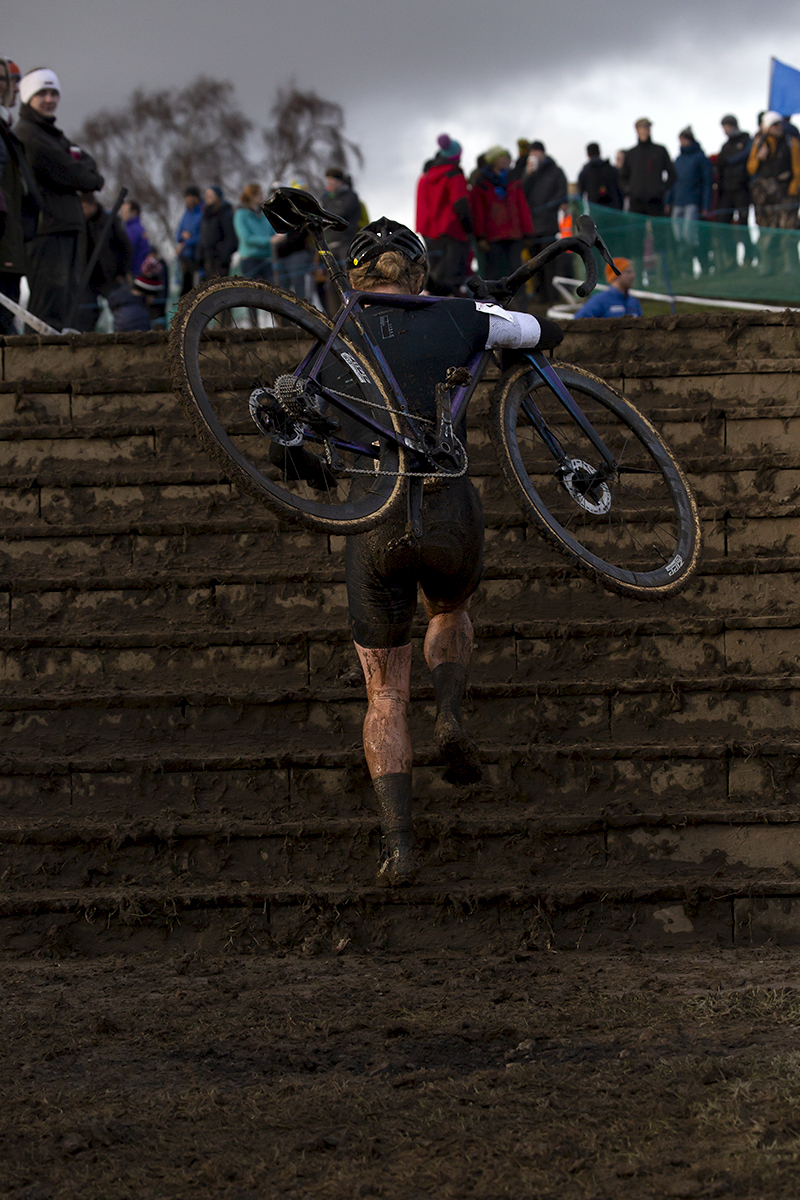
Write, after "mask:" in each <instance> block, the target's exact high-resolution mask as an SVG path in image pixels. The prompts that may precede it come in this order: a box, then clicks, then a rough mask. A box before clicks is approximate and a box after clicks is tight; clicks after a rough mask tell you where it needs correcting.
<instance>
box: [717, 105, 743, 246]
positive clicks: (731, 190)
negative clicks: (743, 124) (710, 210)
mask: <svg viewBox="0 0 800 1200" xmlns="http://www.w3.org/2000/svg"><path fill="white" fill-rule="evenodd" d="M720 124H721V125H722V128H723V131H724V133H725V137H726V138H727V139H728V140H727V141H726V142H725V145H724V146H723V147H722V149H721V150H720V152H719V154H718V155H717V169H716V177H717V208H716V217H717V220H718V221H724V222H726V223H727V224H729V225H730V224H735V225H746V224H747V214H748V210H749V208H750V177H749V175H748V174H747V158H748V155H749V153H750V145H751V139H750V135H749V134H748V133H744V132H743V131H742V130H741V129H740V128H739V122H738V121H737V119H736V117H734V116H733V114H731V113H729V114H728V115H727V116H724V117H723V118H722V120H721V122H720Z"/></svg>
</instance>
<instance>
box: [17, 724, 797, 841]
mask: <svg viewBox="0 0 800 1200" xmlns="http://www.w3.org/2000/svg"><path fill="white" fill-rule="evenodd" d="M176 716H179V714H176ZM34 720H35V718H34ZM684 732H685V733H686V734H687V740H685V741H683V742H680V741H678V740H677V739H675V738H674V737H673V738H671V739H670V740H669V741H667V742H664V743H657V742H653V741H645V740H643V739H642V738H639V739H638V740H636V741H627V742H623V741H614V742H611V741H605V742H592V741H589V740H588V739H582V740H581V741H580V742H575V741H569V740H568V739H562V740H561V741H559V742H556V743H554V742H547V741H544V740H542V741H540V742H537V743H536V744H535V745H531V744H529V743H528V744H524V745H521V744H515V743H513V742H509V741H506V742H505V743H499V742H486V741H483V742H481V743H480V751H481V759H482V764H483V771H484V778H483V781H482V782H481V783H480V784H478V785H475V786H473V787H467V788H465V787H454V786H452V785H450V784H449V783H447V782H445V781H444V779H443V775H442V764H441V760H440V758H439V755H438V753H437V751H436V748H435V747H434V746H432V745H430V744H427V745H426V744H425V743H424V742H421V741H420V742H418V744H417V745H416V746H415V755H414V771H413V785H414V810H415V812H416V813H418V814H422V813H431V814H434V815H439V816H442V817H445V816H446V817H452V816H453V815H458V814H459V813H461V812H466V811H467V810H469V809H471V807H472V806H475V805H477V806H478V807H479V809H480V811H481V812H482V813H483V814H484V815H486V816H487V817H488V816H489V815H490V814H491V815H493V816H494V815H497V814H499V815H500V816H501V817H502V816H504V815H505V814H508V813H509V812H511V813H520V812H525V813H532V814H534V815H536V816H539V817H544V816H554V815H555V816H565V815H567V814H570V815H571V816H574V817H577V816H582V817H583V818H587V817H590V818H599V817H601V818H602V819H603V820H612V819H620V820H627V819H629V818H631V817H636V818H637V819H638V816H639V814H641V813H644V812H647V811H651V810H657V811H658V812H660V813H662V814H666V815H668V816H670V817H672V816H677V818H682V816H683V814H685V813H686V812H687V811H693V812H695V813H698V812H699V813H702V812H703V811H704V810H710V811H726V810H727V811H739V810H747V811H752V810H755V809H759V810H760V809H766V810H767V811H769V810H770V809H771V808H778V809H781V808H786V809H790V808H791V807H792V805H795V804H798V803H800V753H799V752H800V744H798V742H797V741H796V740H792V738H791V737H787V738H785V739H783V738H780V737H776V738H775V739H774V740H773V739H771V738H769V737H766V738H765V737H761V738H758V737H754V736H752V735H749V736H747V737H745V738H742V739H740V740H738V741H737V740H736V739H735V738H732V737H730V738H721V739H711V738H707V739H704V740H702V741H697V740H694V739H693V738H692V731H691V730H688V731H684ZM115 751H116V752H115V753H114V754H113V756H109V754H108V753H104V750H103V747H99V748H98V747H96V746H95V745H94V744H93V743H91V742H89V743H88V744H87V745H85V746H84V747H82V748H81V750H79V751H76V752H75V753H74V754H72V755H70V756H58V755H57V754H54V753H53V750H52V748H48V747H46V746H44V745H43V746H42V747H41V748H40V750H39V752H38V753H36V752H35V751H31V748H30V747H29V745H28V743H27V741H24V740H21V741H20V744H19V746H18V749H17V754H16V756H15V757H12V756H10V755H7V756H6V757H5V758H4V760H3V766H4V773H3V775H2V777H0V809H1V810H2V812H3V813H4V814H5V818H6V819H13V820H14V821H22V822H30V821H34V822H40V821H42V820H45V821H47V820H50V821H52V820H53V819H59V820H66V819H71V820H75V819H80V818H89V817H96V818H101V817H102V818H103V819H107V820H109V821H114V822H118V821H128V822H130V821H131V820H138V819H143V818H145V817H146V818H148V819H150V820H156V819H157V818H158V817H159V816H163V817H164V818H165V819H170V820H188V819H198V818H203V819H205V818H208V819H215V820H220V821H222V822H223V823H225V822H227V821H229V820H233V819H236V820H251V821H263V820H264V819H266V818H269V819H271V820H288V819H294V820H310V821H317V820H320V819H323V818H325V819H337V820H346V819H349V818H352V817H353V816H356V815H357V816H359V818H361V817H363V816H364V815H365V814H366V815H369V816H372V815H373V814H374V811H375V799H374V795H373V791H372V787H371V784H370V780H369V776H368V774H367V770H366V765H365V763H364V754H363V750H362V748H361V745H360V742H353V743H352V744H350V745H349V746H343V747H338V748H337V749H335V750H328V751H326V750H325V749H323V748H322V747H321V746H319V744H315V743H312V744H311V745H310V746H302V747H296V746H295V747H293V746H291V745H286V744H284V743H281V742H271V743H269V744H267V745H264V744H263V741H260V742H254V743H251V745H250V746H245V747H244V748H243V749H242V748H239V747H237V746H236V745H233V744H231V739H220V741H218V742H217V741H215V740H214V739H213V738H209V739H206V740H205V741H204V742H201V744H200V745H198V746H197V748H196V752H195V754H194V755H193V756H191V755H188V754H184V755H183V756H181V757H178V754H179V753H180V748H179V747H178V746H175V745H173V746H163V747H162V746H159V745H154V744H152V743H151V742H149V741H146V740H142V741H139V742H136V741H128V742H124V743H122V744H120V745H119V746H118V747H115ZM159 751H161V753H159ZM248 751H249V752H248Z"/></svg>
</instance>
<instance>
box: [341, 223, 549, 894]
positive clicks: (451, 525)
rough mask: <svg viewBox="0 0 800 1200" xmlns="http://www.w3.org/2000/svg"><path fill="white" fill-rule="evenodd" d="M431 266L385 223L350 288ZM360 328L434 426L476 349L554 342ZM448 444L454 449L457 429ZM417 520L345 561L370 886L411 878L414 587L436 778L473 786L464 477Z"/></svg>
mask: <svg viewBox="0 0 800 1200" xmlns="http://www.w3.org/2000/svg"><path fill="white" fill-rule="evenodd" d="M427 265H428V264H427V255H426V250H425V247H424V245H423V243H422V241H421V239H420V238H418V237H417V236H416V234H414V233H412V231H411V230H410V229H408V228H407V227H406V226H404V225H400V224H398V223H397V222H395V221H390V220H388V219H387V218H386V217H382V218H380V220H378V221H374V222H372V223H371V224H370V225H367V226H366V227H365V228H364V229H362V230H361V231H360V232H359V233H358V234H357V235H356V237H355V238H354V240H353V242H352V244H351V246H350V250H349V253H348V259H347V268H348V274H349V279H350V285H351V287H353V288H354V289H356V290H359V291H374V292H378V293H391V294H412V295H416V294H419V292H421V290H422V288H423V286H424V283H425V278H426V275H427ZM365 320H366V322H367V324H368V326H369V327H370V330H371V332H372V334H373V336H374V337H375V338H376V339H377V340H378V344H379V346H380V349H381V350H382V352H383V354H384V356H385V358H386V360H387V362H388V364H389V366H390V368H391V370H392V372H393V373H394V375H395V377H396V378H397V380H398V382H399V384H400V386H401V388H402V390H403V393H404V395H405V396H406V397H407V399H408V402H409V405H410V406H411V408H412V409H413V410H414V411H415V412H416V413H418V414H420V415H421V416H424V417H428V418H430V419H433V418H434V416H435V389H436V385H437V384H438V383H441V382H442V381H443V380H444V379H445V376H446V374H447V371H448V369H449V368H451V367H461V366H463V365H464V364H465V363H466V362H467V361H468V359H469V358H470V356H471V355H472V354H474V353H475V351H476V350H481V349H491V348H494V347H498V348H508V349H515V348H522V347H527V348H531V347H536V346H538V347H539V348H541V349H550V348H552V347H554V346H557V345H558V344H559V342H561V340H562V338H563V334H562V332H561V330H560V329H559V327H558V325H556V324H555V323H554V322H552V321H547V320H544V319H537V318H536V317H533V316H530V315H529V314H527V313H519V312H510V311H508V310H506V309H504V308H501V307H499V306H498V305H496V304H494V303H490V302H481V301H475V300H469V299H446V300H441V301H439V302H438V303H437V304H434V305H430V306H428V307H425V308H416V309H398V308H396V307H388V306H386V307H381V305H380V303H379V302H377V303H375V304H370V305H368V306H367V307H366V308H365ZM456 434H457V436H458V437H459V439H460V440H461V441H462V442H463V441H464V439H465V436H466V429H465V422H462V426H461V428H459V429H457V430H456ZM411 470H412V471H413V470H414V466H413V463H412V466H411ZM419 518H420V519H419V523H418V525H417V532H416V533H415V532H413V531H412V526H411V522H410V521H409V522H407V520H406V517H405V515H403V516H402V517H399V518H392V517H390V518H389V519H388V520H387V521H384V522H383V523H382V524H380V525H378V526H377V527H376V528H374V529H372V530H370V531H369V532H367V533H362V534H357V535H353V536H350V537H349V538H348V540H347V549H346V581H347V595H348V605H349V610H350V620H351V627H352V634H353V639H354V642H355V646H356V650H357V652H358V656H359V659H360V661H361V666H362V669H363V671H364V678H365V681H366V687H367V701H368V707H367V714H366V717H365V720H364V731H363V733H364V752H365V755H366V760H367V766H368V768H369V772H370V776H371V777H372V783H373V787H374V789H375V794H376V797H377V800H378V805H379V809H380V816H381V828H382V834H383V855H382V862H381V867H380V870H379V875H378V877H379V880H380V881H381V882H385V883H389V884H399V883H405V882H409V881H411V880H412V879H413V878H414V876H415V874H416V870H417V859H416V854H415V851H414V832H413V822H412V813H411V767H412V760H413V753H412V747H411V739H410V736H409V730H408V720H407V710H408V702H409V698H410V681H411V626H412V622H413V619H414V615H415V612H416V606H417V588H418V586H419V587H421V588H422V594H423V603H424V606H425V611H426V614H427V616H428V629H427V633H426V636H425V645H424V652H425V659H426V662H427V664H428V667H429V669H430V671H431V675H432V679H433V687H434V692H435V697H436V710H437V716H436V725H435V730H434V736H435V740H436V744H437V747H438V749H439V752H440V754H441V756H442V758H443V760H444V762H445V766H446V769H445V779H447V780H448V781H449V782H452V783H456V784H466V783H476V782H478V781H479V779H480V777H481V769H480V762H479V758H478V752H477V747H476V745H475V743H474V742H473V740H472V738H471V737H470V735H469V733H468V732H467V730H466V728H465V726H464V722H463V719H462V713H461V705H462V699H463V695H464V688H465V685H466V679H467V670H468V667H469V662H470V657H471V654H472V646H473V631H472V622H471V620H470V617H469V611H468V610H469V606H470V601H471V598H472V595H473V593H474V591H475V589H476V588H477V586H478V584H479V582H480V579H481V575H482V572H483V508H482V505H481V501H480V498H479V496H478V493H477V491H476V490H475V487H474V486H473V484H472V483H471V482H470V480H469V478H468V476H467V475H462V476H461V477H450V478H445V479H442V478H441V477H437V478H435V479H427V480H426V481H425V484H424V487H423V497H422V505H421V512H420V514H419Z"/></svg>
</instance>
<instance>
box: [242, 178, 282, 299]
mask: <svg viewBox="0 0 800 1200" xmlns="http://www.w3.org/2000/svg"><path fill="white" fill-rule="evenodd" d="M263 203H264V193H263V191H262V189H261V184H260V183H248V184H247V186H246V187H245V188H244V189H243V191H242V194H241V196H240V197H239V207H238V208H237V209H236V212H235V213H234V214H233V228H234V231H235V233H236V237H237V238H238V240H239V274H240V275H244V276H245V277H246V278H247V279H266V280H269V281H271V280H272V237H273V234H274V233H275V230H274V229H273V228H272V226H271V225H270V223H269V221H268V220H267V218H266V217H265V216H264V214H263V212H262V211H261V205H262V204H263Z"/></svg>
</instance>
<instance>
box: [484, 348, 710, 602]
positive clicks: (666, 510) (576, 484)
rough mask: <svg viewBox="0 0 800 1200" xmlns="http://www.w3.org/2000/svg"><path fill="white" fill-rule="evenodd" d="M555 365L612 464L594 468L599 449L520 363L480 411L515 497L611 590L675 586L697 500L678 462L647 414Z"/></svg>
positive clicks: (696, 545)
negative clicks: (486, 410) (541, 426)
mask: <svg viewBox="0 0 800 1200" xmlns="http://www.w3.org/2000/svg"><path fill="white" fill-rule="evenodd" d="M555 370H556V374H557V375H558V377H559V379H560V380H561V381H562V383H564V384H565V386H566V388H567V390H568V391H569V392H570V394H571V395H572V397H573V398H574V399H575V400H576V401H577V403H578V405H579V407H580V409H581V410H582V412H583V413H584V415H585V416H586V417H588V419H589V421H590V423H591V425H592V426H593V427H594V429H595V431H596V432H597V433H598V434H599V435H600V437H601V438H602V440H603V443H604V444H605V446H606V447H607V448H608V450H609V451H610V452H611V453H612V454H613V456H614V459H615V462H616V469H615V470H614V471H613V472H610V471H608V472H606V473H605V474H604V475H601V473H600V471H599V470H598V468H600V466H601V461H602V460H601V456H600V454H599V452H598V451H597V450H596V448H595V447H594V446H593V445H592V443H591V441H590V440H589V438H588V437H587V435H586V434H585V433H584V431H583V430H582V429H581V428H580V427H579V426H578V424H577V423H576V422H575V420H574V418H573V417H572V416H571V415H570V413H569V412H568V411H567V410H566V408H565V407H564V405H563V404H562V403H561V401H560V400H559V399H558V397H557V396H556V395H555V394H554V393H553V392H552V390H551V389H550V388H549V387H548V385H547V384H546V383H545V382H544V381H543V380H542V379H541V377H540V376H539V375H538V374H537V373H536V372H535V371H533V370H532V369H531V367H530V366H528V365H526V364H524V363H523V364H520V365H519V366H517V367H514V368H512V369H511V370H510V371H508V372H507V373H506V374H505V375H504V376H503V378H502V379H501V380H500V384H499V385H498V388H497V390H496V392H495V395H494V397H493V399H492V406H491V411H490V425H491V434H492V439H493V441H494V444H495V448H496V450H497V452H498V456H499V459H500V465H501V469H502V471H503V474H504V477H505V480H506V483H507V484H508V486H509V488H510V489H511V491H512V492H513V494H514V497H515V499H516V500H517V502H518V503H519V505H520V507H521V508H522V511H523V512H524V513H525V515H526V516H527V517H528V519H529V520H530V521H531V522H532V523H533V524H534V525H535V526H536V527H537V529H538V531H539V532H540V533H541V534H542V535H543V537H545V538H546V539H547V541H549V542H550V543H551V544H552V545H553V546H555V548H556V549H557V550H559V551H560V552H561V553H562V554H564V555H566V557H568V558H570V559H572V560H573V561H574V562H575V563H577V565H578V566H579V567H581V568H582V569H583V570H584V571H586V572H587V573H588V574H590V575H592V576H594V577H595V578H597V579H599V580H600V582H601V583H603V584H604V586H605V587H607V588H609V589H610V590H611V591H614V592H619V593H621V594H622V595H627V596H635V597H637V598H639V599H651V600H659V599H661V598H663V597H665V596H668V595H672V594H673V593H675V592H678V591H680V589H681V588H682V587H684V586H685V584H686V583H687V582H688V580H689V578H690V577H691V575H692V574H693V572H694V570H695V567H696V565H697V560H698V555H699V553H700V522H699V518H698V515H697V506H696V504H695V501H694V497H693V496H692V493H691V491H690V489H689V485H688V483H687V482H686V478H685V476H684V474H683V472H682V470H681V468H680V467H679V466H678V464H677V462H676V461H675V459H674V457H673V456H672V454H671V452H670V451H669V450H668V449H667V447H666V446H665V445H664V443H663V442H662V440H661V438H660V436H659V435H658V433H657V432H656V430H655V429H654V428H653V426H652V425H651V424H650V422H649V421H648V420H647V418H646V417H644V416H642V414H641V413H640V412H638V411H637V409H636V408H634V406H633V405H632V404H630V403H628V401H627V400H625V399H623V397H622V396H620V395H619V394H618V393H617V392H615V391H613V389H612V388H610V387H609V386H608V385H607V384H605V383H603V381H602V380H600V379H597V378H596V377H595V376H594V375H590V374H589V372H588V371H582V370H581V369H580V368H579V367H571V366H567V365H559V366H556V368H555ZM532 406H535V408H536V409H537V410H538V412H539V413H540V414H541V416H542V418H543V420H544V422H545V424H546V427H547V430H548V431H549V435H550V436H551V437H552V438H554V439H555V441H556V442H557V443H558V445H559V446H560V447H561V450H562V451H563V456H562V461H561V462H559V461H557V459H556V457H555V454H554V452H553V449H552V448H551V447H548V446H547V445H546V443H545V441H544V439H543V437H542V435H541V433H540V432H539V431H538V430H537V429H536V428H535V426H534V421H533V417H532V413H533V407H532Z"/></svg>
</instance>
